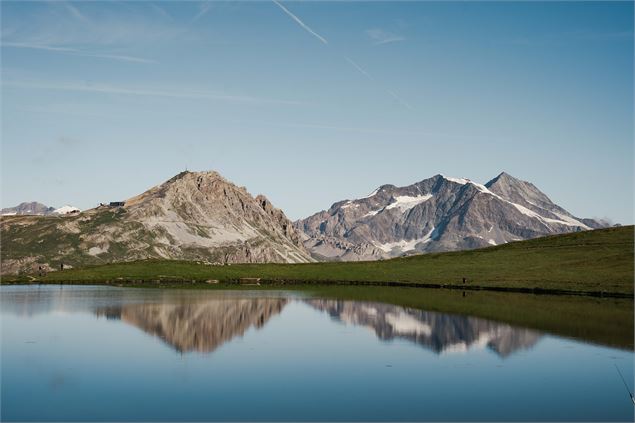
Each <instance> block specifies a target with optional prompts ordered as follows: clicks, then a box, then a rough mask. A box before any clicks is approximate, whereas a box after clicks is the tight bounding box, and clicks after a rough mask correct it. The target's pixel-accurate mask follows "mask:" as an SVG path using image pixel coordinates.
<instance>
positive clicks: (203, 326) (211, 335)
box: [95, 298, 288, 353]
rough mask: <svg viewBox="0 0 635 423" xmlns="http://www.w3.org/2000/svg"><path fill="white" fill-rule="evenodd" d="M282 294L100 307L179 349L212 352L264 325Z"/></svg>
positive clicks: (282, 301) (278, 307) (277, 310)
mask: <svg viewBox="0 0 635 423" xmlns="http://www.w3.org/2000/svg"><path fill="white" fill-rule="evenodd" d="M287 302H288V300H287V299H283V298H276V299H269V298H223V299H215V300H210V301H205V302H200V303H183V304H128V305H124V306H121V307H107V308H101V309H97V310H96V311H95V314H97V315H98V316H101V315H104V316H106V317H107V318H109V319H121V320H122V321H124V322H126V323H129V324H131V325H133V326H136V327H138V328H140V329H142V330H143V331H145V332H147V333H150V334H152V335H155V336H158V337H159V338H161V339H163V340H164V341H165V342H166V343H168V344H169V345H170V346H172V347H174V349H176V350H177V351H179V352H188V351H198V352H205V353H208V352H212V351H214V350H215V349H216V348H218V347H219V346H221V345H222V344H224V343H225V342H227V341H230V340H232V339H233V338H234V337H236V336H243V335H244V334H245V332H246V331H247V330H248V329H249V328H250V327H252V326H253V327H256V328H261V327H263V326H264V325H265V323H267V321H269V319H270V318H271V317H272V316H275V315H276V314H279V313H280V312H281V311H282V309H283V307H284V306H285V305H286V304H287Z"/></svg>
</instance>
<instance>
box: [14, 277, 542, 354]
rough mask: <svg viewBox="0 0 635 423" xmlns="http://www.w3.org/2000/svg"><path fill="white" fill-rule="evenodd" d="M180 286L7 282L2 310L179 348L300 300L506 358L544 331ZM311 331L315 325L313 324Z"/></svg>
mask: <svg viewBox="0 0 635 423" xmlns="http://www.w3.org/2000/svg"><path fill="white" fill-rule="evenodd" d="M263 295H265V294H264V293H263V292H257V291H254V292H245V291H215V292H213V291H212V292H210V291H179V290H146V289H114V288H109V287H102V288H96V287H72V288H68V287H66V288H62V289H60V287H50V286H49V287H41V288H40V289H15V290H13V289H5V290H3V295H2V298H1V304H2V310H3V312H11V313H14V314H17V315H22V316H32V315H35V314H40V313H55V312H89V313H92V314H94V315H96V316H98V317H105V318H107V319H115V320H120V321H122V322H125V323H126V324H129V325H132V326H134V327H137V328H139V329H141V330H143V331H144V332H146V333H148V334H150V335H153V336H156V337H157V338H160V339H161V340H162V341H163V342H164V343H166V344H167V345H169V346H170V347H172V348H174V349H175V350H176V351H179V352H190V351H197V352H201V353H210V352H212V351H214V350H216V349H217V348H218V347H220V346H221V345H223V344H225V343H226V342H229V341H231V340H232V339H235V338H236V337H242V336H243V335H244V334H245V333H246V332H247V331H248V330H249V329H250V328H256V329H260V328H262V327H264V326H265V325H266V324H267V323H268V322H269V320H270V319H271V318H272V317H273V316H275V315H278V314H280V313H282V312H283V310H284V308H285V306H286V305H288V304H289V303H291V302H298V303H299V304H304V305H307V306H310V307H311V308H313V309H316V310H319V311H322V312H326V313H327V314H328V315H330V316H331V318H332V319H334V320H337V321H341V322H343V323H346V324H351V325H355V326H365V327H369V328H371V329H372V330H373V331H374V332H375V334H376V336H377V337H378V338H379V339H381V340H385V341H388V340H393V339H396V338H399V339H405V340H408V341H411V342H413V343H415V344H417V345H419V346H421V347H424V348H426V349H428V350H431V351H434V352H435V353H438V354H443V353H451V352H454V353H457V352H459V353H460V352H466V351H468V350H469V349H472V348H479V347H480V348H485V347H486V348H489V349H491V350H492V351H494V352H496V353H497V354H498V355H499V356H500V357H503V358H505V357H507V356H509V355H510V354H513V353H514V352H517V351H519V350H522V349H528V348H531V347H533V346H534V345H535V344H536V343H537V342H538V340H539V339H540V338H541V336H542V335H541V333H539V332H536V331H533V330H529V329H523V328H516V327H513V326H510V325H508V324H505V323H499V322H493V321H489V320H485V319H480V318H475V317H469V316H461V315H453V314H444V313H438V312H429V311H422V310H418V309H412V308H405V307H400V306H395V305H390V304H383V303H377V302H363V301H343V300H332V299H319V298H302V297H297V296H293V295H291V294H289V293H284V292H282V293H281V292H278V293H275V292H269V293H267V294H266V296H263ZM306 330H307V332H309V333H310V331H311V328H310V327H307V328H306Z"/></svg>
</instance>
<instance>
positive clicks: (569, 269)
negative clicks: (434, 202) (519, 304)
mask: <svg viewBox="0 0 635 423" xmlns="http://www.w3.org/2000/svg"><path fill="white" fill-rule="evenodd" d="M633 235H634V233H633V226H626V227H619V228H610V229H601V230H595V231H587V232H578V233H574V234H566V235H557V236H552V237H545V238H538V239H533V240H529V241H521V242H514V243H509V244H505V245H501V246H496V247H490V248H485V249H480V250H471V251H461V252H451V253H438V254H425V255H419V256H412V257H406V258H398V259H392V260H384V261H375V262H356V263H351V262H348V263H343V262H331V263H310V264H240V265H231V266H209V265H204V264H198V263H194V262H184V261H170V260H145V261H137V262H129V263H118V264H107V265H99V266H90V267H85V268H81V269H73V270H69V271H64V272H52V273H49V274H48V275H47V276H46V277H42V278H36V280H38V281H41V282H45V283H46V282H52V283H55V282H74V283H96V282H118V281H119V282H120V281H137V282H138V281H188V282H189V281H191V280H196V281H204V280H208V279H216V280H219V281H221V282H232V281H234V282H235V281H238V280H239V279H240V278H243V277H259V278H262V279H263V280H265V281H274V282H275V281H278V282H283V281H284V282H294V283H344V284H346V283H359V282H363V283H390V282H397V283H409V284H410V283H411V284H418V285H431V286H434V285H455V286H462V278H463V277H465V278H467V281H468V282H467V284H466V285H467V286H468V287H481V288H486V289H496V288H502V289H512V290H513V289H518V290H523V289H529V290H531V289H537V290H548V291H552V292H555V291H569V292H579V293H590V292H604V293H613V294H621V295H632V294H633ZM20 280H22V281H25V280H30V278H25V277H13V278H12V277H6V278H4V279H3V282H16V281H20Z"/></svg>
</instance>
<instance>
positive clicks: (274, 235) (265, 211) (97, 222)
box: [0, 172, 311, 274]
mask: <svg viewBox="0 0 635 423" xmlns="http://www.w3.org/2000/svg"><path fill="white" fill-rule="evenodd" d="M0 228H1V235H2V247H3V248H2V273H3V274H7V273H16V272H20V271H29V270H33V269H34V268H35V269H36V270H37V269H38V268H39V267H40V266H43V267H44V268H45V269H56V268H58V267H59V265H60V263H64V264H65V265H66V267H68V266H78V265H89V264H103V263H109V262H120V261H130V260H138V259H144V258H169V259H185V260H200V261H204V262H209V263H210V264H213V263H216V264H226V263H239V262H242V263H256V262H280V263H299V262H307V261H311V258H310V256H309V255H308V253H307V252H306V250H305V249H304V248H303V246H302V243H301V241H300V235H299V234H298V233H297V232H296V230H295V229H294V228H293V225H292V223H291V222H290V221H289V220H288V219H287V218H286V217H285V215H284V213H282V212H281V211H280V210H278V209H276V208H274V207H273V206H272V205H271V203H270V202H269V201H268V200H267V198H266V197H264V196H258V197H256V198H254V197H252V196H251V195H250V194H249V193H248V192H247V190H246V189H245V188H243V187H237V186H236V185H234V184H232V183H231V182H229V181H227V180H226V179H224V178H223V177H222V176H220V175H219V174H218V173H216V172H183V173H180V174H178V175H176V176H175V177H173V178H171V179H170V180H168V181H166V182H165V183H163V184H161V185H158V186H156V187H153V188H151V189H149V190H148V191H146V192H144V193H143V194H140V195H138V196H136V197H133V198H131V199H129V200H128V201H126V202H125V205H123V206H119V205H115V206H114V207H109V206H104V205H102V206H100V207H97V208H94V209H91V210H87V211H85V212H82V213H80V214H72V215H66V216H5V217H3V218H2V221H1V225H0Z"/></svg>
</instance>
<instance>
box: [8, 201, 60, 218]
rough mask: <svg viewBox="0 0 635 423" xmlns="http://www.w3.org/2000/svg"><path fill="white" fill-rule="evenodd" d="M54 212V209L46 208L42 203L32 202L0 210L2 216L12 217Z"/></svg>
mask: <svg viewBox="0 0 635 423" xmlns="http://www.w3.org/2000/svg"><path fill="white" fill-rule="evenodd" d="M54 211H55V208H54V207H48V206H46V205H44V204H42V203H38V202H36V201H32V202H30V203H20V204H18V205H17V206H15V207H7V208H5V209H2V210H0V215H2V216H12V215H25V214H27V215H47V214H51V213H53V212H54Z"/></svg>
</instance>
